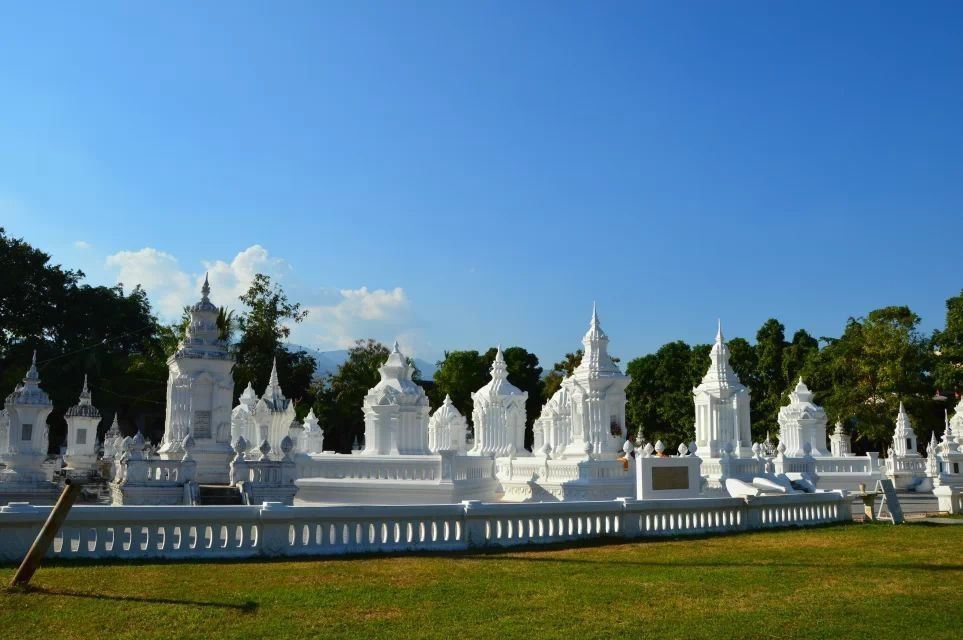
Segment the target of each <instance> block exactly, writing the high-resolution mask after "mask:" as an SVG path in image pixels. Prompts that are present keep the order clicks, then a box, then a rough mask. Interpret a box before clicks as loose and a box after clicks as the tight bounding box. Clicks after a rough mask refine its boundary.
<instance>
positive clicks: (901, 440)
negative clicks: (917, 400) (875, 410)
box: [890, 402, 920, 458]
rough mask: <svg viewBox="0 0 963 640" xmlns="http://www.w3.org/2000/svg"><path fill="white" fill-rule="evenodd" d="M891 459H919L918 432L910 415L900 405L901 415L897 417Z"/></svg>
mask: <svg viewBox="0 0 963 640" xmlns="http://www.w3.org/2000/svg"><path fill="white" fill-rule="evenodd" d="M890 451H891V457H893V456H895V457H898V458H916V457H919V455H920V454H919V451H918V450H917V443H916V431H914V430H913V424H912V423H911V422H910V418H909V415H908V414H907V413H906V409H905V408H904V407H903V403H902V402H900V403H899V413H898V414H897V415H896V429H895V430H894V431H893V446H892V447H891V449H890Z"/></svg>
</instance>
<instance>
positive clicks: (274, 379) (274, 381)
mask: <svg viewBox="0 0 963 640" xmlns="http://www.w3.org/2000/svg"><path fill="white" fill-rule="evenodd" d="M279 384H280V383H279V382H278V357H277V356H274V362H273V363H272V364H271V380H270V382H268V385H269V386H272V387H277V386H279Z"/></svg>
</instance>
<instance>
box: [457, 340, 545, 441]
mask: <svg viewBox="0 0 963 640" xmlns="http://www.w3.org/2000/svg"><path fill="white" fill-rule="evenodd" d="M491 376H492V377H491V380H489V381H488V384H486V385H485V386H484V387H482V388H481V389H479V390H478V391H475V392H474V393H472V394H471V399H472V403H473V406H474V408H473V410H472V423H473V424H474V427H475V446H474V447H472V449H471V451H469V452H468V453H469V455H473V456H485V455H493V456H496V457H500V456H529V455H531V453H530V452H529V451H528V450H527V449H525V402H526V401H527V400H528V392H527V391H522V390H521V389H519V388H518V387H516V386H515V385H513V384H512V383H511V382H509V381H508V365H506V364H505V356H504V354H502V348H501V346H499V347H498V349H497V350H496V351H495V361H494V362H492V368H491Z"/></svg>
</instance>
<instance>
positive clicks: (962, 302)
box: [933, 291, 963, 399]
mask: <svg viewBox="0 0 963 640" xmlns="http://www.w3.org/2000/svg"><path fill="white" fill-rule="evenodd" d="M933 354H934V356H935V358H934V359H935V364H934V367H933V382H934V384H935V385H936V388H937V389H940V390H941V391H942V392H943V394H944V395H946V396H947V397H949V398H951V399H953V398H954V396H958V394H960V393H963V291H961V292H960V294H959V295H957V296H953V297H952V298H949V299H948V300H947V301H946V321H945V323H944V326H943V329H941V330H937V331H936V332H934V334H933Z"/></svg>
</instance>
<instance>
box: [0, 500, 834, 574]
mask: <svg viewBox="0 0 963 640" xmlns="http://www.w3.org/2000/svg"><path fill="white" fill-rule="evenodd" d="M49 513H50V507H38V506H33V505H29V504H24V503H14V504H11V505H8V506H6V507H2V508H0V562H19V561H20V560H21V559H22V558H23V556H24V554H25V553H26V552H27V549H28V548H29V546H30V544H31V543H32V542H33V540H34V538H35V537H36V535H37V532H38V531H39V529H40V526H41V525H42V524H43V522H44V521H45V520H46V518H47V515H48V514H49ZM851 519H852V514H851V509H850V504H849V500H848V499H847V498H845V497H844V496H843V495H842V494H841V493H836V492H833V493H815V494H798V495H787V496H759V497H749V498H696V499H688V500H632V499H628V498H620V499H618V500H612V501H604V502H543V503H523V504H507V503H492V504H489V503H481V502H474V501H468V502H463V503H461V504H446V505H402V506H375V505H370V506H369V505H362V506H357V505H355V506H338V507H290V506H286V505H283V504H281V503H275V502H265V503H264V504H263V505H261V506H203V507H200V506H195V507H178V506H169V507H148V506H143V507H142V506H126V507H116V506H115V507H106V506H104V507H101V506H79V507H75V508H74V509H72V510H71V512H70V514H69V516H68V518H67V521H66V522H65V524H64V526H63V528H62V530H61V532H60V533H59V534H58V536H57V539H56V540H55V542H54V544H53V545H52V547H51V550H50V551H49V552H48V554H47V557H48V558H64V559H70V558H118V559H141V558H171V559H174V558H196V559H213V558H251V557H258V556H326V555H339V554H347V553H372V552H394V551H456V550H465V549H479V548H492V547H511V546H518V545H528V544H546V543H555V542H566V541H572V540H591V539H598V538H623V539H625V538H627V539H635V538H651V537H661V536H676V535H693V534H704V533H732V532H738V531H750V530H756V529H770V528H779V527H799V526H812V525H819V524H827V523H833V522H847V521H850V520H851Z"/></svg>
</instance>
